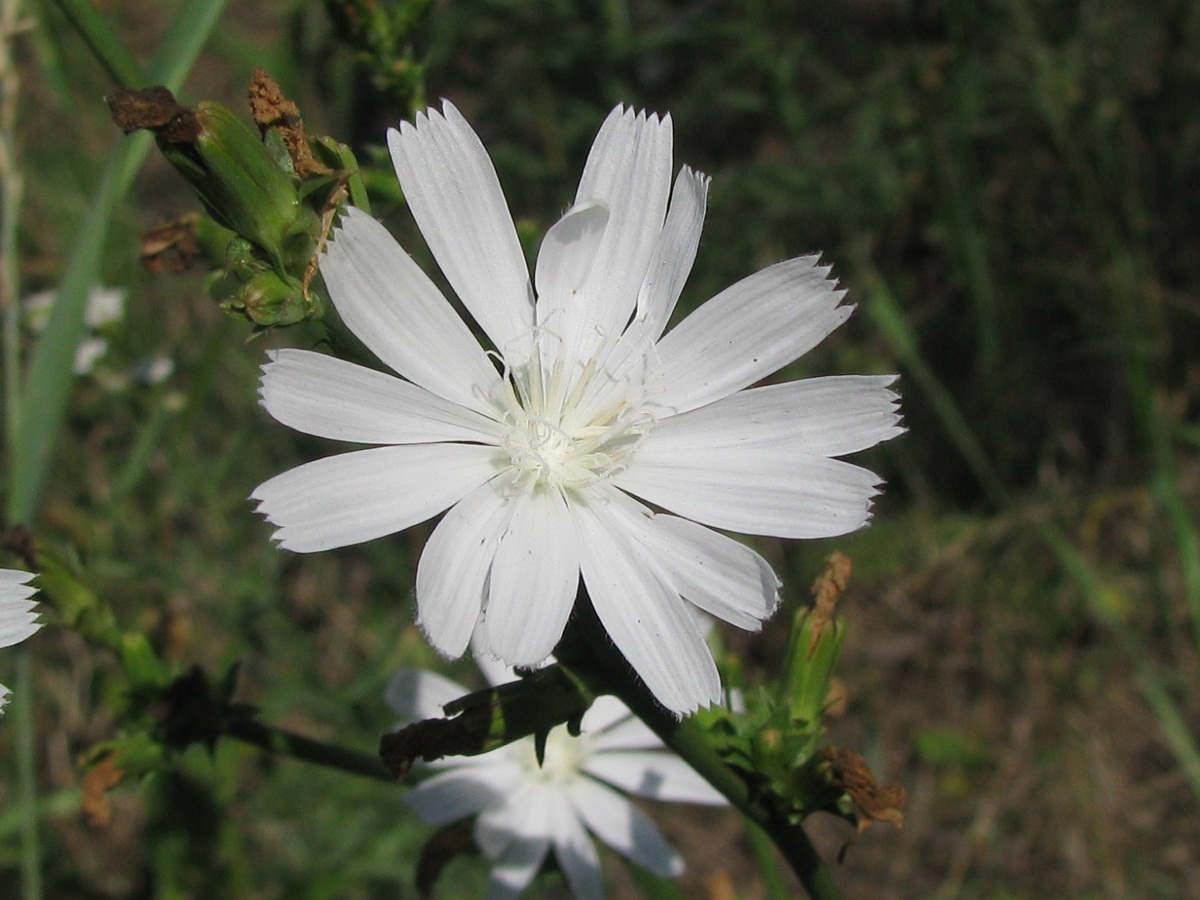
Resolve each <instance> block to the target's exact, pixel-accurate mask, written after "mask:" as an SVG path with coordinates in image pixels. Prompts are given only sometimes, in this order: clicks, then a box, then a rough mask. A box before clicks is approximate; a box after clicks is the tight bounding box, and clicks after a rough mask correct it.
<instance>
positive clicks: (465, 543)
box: [417, 482, 510, 657]
mask: <svg viewBox="0 0 1200 900" xmlns="http://www.w3.org/2000/svg"><path fill="white" fill-rule="evenodd" d="M509 515H510V509H509V505H508V502H507V500H506V498H505V497H504V496H503V495H502V494H501V493H500V492H499V491H498V490H497V488H496V486H495V485H494V484H492V483H491V482H488V483H486V484H483V485H481V486H480V487H478V488H476V489H475V490H474V491H472V492H471V493H470V494H468V495H467V496H466V497H464V498H463V499H462V500H460V501H459V502H458V503H457V504H455V506H454V507H453V508H452V509H451V510H450V511H449V512H447V513H446V515H445V516H443V517H442V521H440V522H438V524H437V527H436V528H434V529H433V533H432V534H431V535H430V536H429V540H428V541H426V542H425V549H424V551H422V553H421V559H420V561H419V562H418V563H417V624H418V625H419V626H420V627H421V630H422V631H423V632H424V633H425V637H426V638H428V640H429V643H430V644H432V645H433V648H434V649H435V650H437V651H438V652H439V653H441V654H444V655H445V656H448V657H456V656H459V655H461V654H462V652H463V651H464V650H465V649H466V648H467V644H468V643H469V642H470V640H471V635H472V633H473V632H474V631H475V625H476V623H477V622H478V620H479V615H480V613H481V612H482V611H483V598H484V585H485V583H486V582H487V575H488V571H489V570H490V569H491V566H492V557H493V556H494V555H495V553H496V542H497V540H498V539H499V537H500V534H501V532H502V531H503V529H504V523H505V522H506V521H507V519H508V516H509Z"/></svg>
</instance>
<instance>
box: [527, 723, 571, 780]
mask: <svg viewBox="0 0 1200 900" xmlns="http://www.w3.org/2000/svg"><path fill="white" fill-rule="evenodd" d="M587 756H588V747H587V737H586V736H583V735H581V736H580V737H571V733H570V732H569V731H567V729H566V728H565V727H562V726H559V727H558V728H554V729H551V731H550V734H549V735H547V736H546V754H545V757H544V758H543V760H542V765H541V766H538V763H537V752H536V750H535V747H534V742H533V739H532V738H528V739H526V740H524V741H522V742H521V765H522V767H523V768H524V769H525V770H526V771H527V772H528V773H529V774H530V775H531V776H533V777H534V778H538V779H540V780H541V781H545V782H550V783H554V784H564V783H566V782H569V781H572V780H574V779H575V778H577V777H579V774H580V769H581V768H582V766H583V763H584V760H585V759H587Z"/></svg>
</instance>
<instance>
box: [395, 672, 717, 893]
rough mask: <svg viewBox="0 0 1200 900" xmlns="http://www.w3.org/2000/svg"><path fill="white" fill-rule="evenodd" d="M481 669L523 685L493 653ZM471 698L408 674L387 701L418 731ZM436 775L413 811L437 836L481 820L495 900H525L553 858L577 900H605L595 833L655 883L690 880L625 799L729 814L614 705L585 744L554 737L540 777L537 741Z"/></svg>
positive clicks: (594, 717) (604, 706)
mask: <svg viewBox="0 0 1200 900" xmlns="http://www.w3.org/2000/svg"><path fill="white" fill-rule="evenodd" d="M476 659H477V661H478V662H479V665H480V668H481V669H483V671H484V674H485V675H486V676H487V678H488V681H489V682H490V683H491V684H500V683H503V682H505V681H511V680H513V678H514V676H513V674H512V670H511V669H505V668H504V666H503V665H501V664H500V663H497V662H496V661H494V660H490V659H488V658H487V656H486V655H485V654H479V655H477V657H476ZM467 693H468V690H467V689H466V688H464V687H462V686H461V685H458V684H455V683H454V682H453V681H450V680H449V679H446V678H443V677H442V676H440V675H436V674H434V673H433V672H426V671H422V670H419V669H403V670H401V671H399V672H397V673H396V674H395V675H394V676H392V680H391V683H390V684H389V685H388V689H387V699H388V702H389V703H390V704H391V706H392V708H393V709H395V710H396V712H397V713H399V714H400V715H401V716H403V717H404V718H405V719H406V720H418V719H427V718H433V717H437V716H442V715H444V713H443V712H442V706H443V705H444V704H446V703H448V702H450V701H451V700H454V699H456V698H458V697H462V696H463V695H465V694H467ZM429 767H430V768H433V769H436V770H438V771H437V774H435V775H433V776H432V777H431V778H428V779H426V780H425V781H422V782H421V783H420V784H418V785H417V786H416V787H414V788H413V789H412V790H411V791H409V792H408V794H407V795H406V797H405V800H406V801H407V802H408V804H409V805H410V806H411V807H412V808H413V809H414V810H415V811H416V812H417V814H418V815H419V816H420V817H421V818H422V819H423V820H424V821H426V822H428V823H430V824H433V825H444V824H447V823H449V822H454V821H456V820H458V819H462V818H465V817H467V816H471V815H476V814H478V817H477V818H476V820H475V828H474V835H475V842H476V843H477V844H478V845H479V848H480V850H481V851H482V852H483V853H484V855H486V856H487V858H488V859H489V860H491V861H492V863H493V868H492V875H491V884H490V886H489V891H488V898H489V900H501V898H511V897H516V896H518V895H519V894H520V893H521V892H522V891H523V890H524V889H525V888H526V887H527V886H528V885H529V883H530V882H531V881H532V880H533V878H534V876H535V875H537V873H538V871H539V870H540V869H541V868H542V863H543V862H544V861H545V859H546V856H547V854H548V853H549V852H550V851H551V850H553V851H554V856H555V859H556V860H557V861H558V865H559V868H560V869H561V870H562V872H563V875H564V877H565V878H566V880H567V884H568V885H569V886H570V888H571V891H572V893H573V894H574V895H575V896H576V897H583V898H589V900H591V898H599V897H602V896H603V895H604V881H603V877H602V875H601V871H600V858H599V856H598V855H597V852H596V848H595V846H594V845H593V843H592V840H591V837H589V832H590V834H591V835H594V836H595V837H597V838H599V839H600V840H602V841H603V842H604V843H606V844H608V845H609V846H610V847H612V848H613V849H614V850H616V851H617V852H618V853H620V854H621V855H623V856H625V857H627V858H628V859H630V860H632V861H633V862H635V863H637V864H638V865H640V866H642V867H643V868H646V869H648V870H650V871H651V872H653V873H655V874H656V875H659V876H661V877H663V878H670V877H675V876H677V875H679V874H680V873H681V872H682V871H683V859H682V858H681V857H680V856H679V854H678V853H677V852H676V851H675V850H674V849H673V848H672V847H671V846H670V844H668V843H667V841H666V839H665V838H664V837H663V836H662V833H661V832H660V831H659V830H658V828H657V826H655V824H654V823H653V822H652V821H651V820H650V819H649V817H647V816H646V814H645V813H643V812H642V811H641V810H639V809H638V808H637V807H636V806H634V805H633V804H632V803H630V802H629V800H628V798H627V797H625V796H624V793H629V794H636V795H638V796H641V797H649V798H651V799H653V800H661V801H675V802H680V803H702V804H706V805H723V804H725V803H726V801H725V798H724V797H722V796H721V795H720V794H719V793H717V791H716V790H715V789H714V788H713V787H712V786H711V785H710V784H708V782H706V781H704V779H702V778H701V777H700V776H699V775H697V774H696V772H695V771H694V770H693V769H692V768H691V767H690V766H688V765H687V763H685V762H684V761H683V760H682V759H680V758H679V757H677V756H675V755H674V754H672V753H670V752H667V751H666V749H665V748H664V746H663V744H662V742H661V741H660V740H659V739H658V738H657V737H656V736H655V735H654V733H653V732H652V731H650V729H649V728H647V727H646V725H645V724H643V723H642V722H641V720H639V719H637V718H635V717H634V716H633V714H632V713H631V712H630V711H629V708H628V707H626V706H625V705H624V704H623V703H621V702H620V701H619V700H617V699H616V698H615V697H601V698H599V699H598V700H597V701H596V702H595V703H594V704H592V707H591V709H590V710H588V712H587V714H586V715H585V716H584V717H583V724H582V731H581V734H580V735H579V736H578V737H572V736H571V734H570V733H569V732H568V731H567V728H566V726H565V725H561V726H559V727H557V728H555V729H553V730H552V731H551V732H550V734H549V736H548V737H547V740H546V753H545V758H544V765H542V766H541V767H539V766H538V764H537V758H536V755H535V750H534V741H533V738H532V737H529V738H523V739H522V740H519V741H516V742H514V743H512V744H508V745H506V746H504V747H501V748H500V749H498V750H493V751H491V752H489V753H484V754H481V755H480V756H461V757H453V758H448V759H442V760H438V761H437V762H434V763H430V764H429ZM623 792H624V793H623Z"/></svg>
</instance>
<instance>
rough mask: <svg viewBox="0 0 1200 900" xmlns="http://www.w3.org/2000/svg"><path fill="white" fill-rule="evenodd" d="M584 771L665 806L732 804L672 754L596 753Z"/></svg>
mask: <svg viewBox="0 0 1200 900" xmlns="http://www.w3.org/2000/svg"><path fill="white" fill-rule="evenodd" d="M583 769H584V771H585V772H587V773H588V774H590V775H594V776H595V777H597V778H599V779H600V780H602V781H607V782H608V783H609V784H611V785H612V786H613V787H619V788H621V790H623V791H628V792H629V793H631V794H637V795H638V796H639V797H649V798H650V799H651V800H661V801H663V802H665V803H703V804H706V805H709V806H722V805H724V804H726V803H728V802H729V801H728V800H726V799H725V798H724V797H723V796H722V795H721V793H720V792H719V791H718V790H717V789H716V788H714V787H713V786H712V785H711V784H709V783H708V782H707V781H705V780H704V779H703V778H701V777H700V776H699V775H698V774H697V773H696V770H695V769H693V768H692V767H691V766H689V765H688V764H687V763H685V762H684V761H683V760H682V759H680V758H679V757H678V756H675V755H674V754H672V753H664V752H662V751H655V750H629V751H617V752H612V753H608V752H606V753H593V754H592V755H591V756H590V757H588V760H587V762H585V763H584V765H583Z"/></svg>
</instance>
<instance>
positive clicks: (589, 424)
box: [503, 359, 653, 489]
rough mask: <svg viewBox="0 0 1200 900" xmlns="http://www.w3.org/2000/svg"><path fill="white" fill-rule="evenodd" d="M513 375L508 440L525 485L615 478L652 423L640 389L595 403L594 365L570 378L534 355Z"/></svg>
mask: <svg viewBox="0 0 1200 900" xmlns="http://www.w3.org/2000/svg"><path fill="white" fill-rule="evenodd" d="M509 379H510V384H509V389H510V397H509V403H508V407H509V408H508V412H507V414H506V416H505V419H506V421H507V423H508V425H509V426H510V429H509V432H508V434H507V435H505V438H504V443H503V446H504V449H505V450H506V451H507V452H508V455H509V458H510V459H511V460H512V466H513V474H514V483H515V484H517V485H519V486H521V487H524V488H530V487H534V486H539V485H545V486H549V487H556V488H566V489H580V488H585V487H587V486H589V485H592V484H595V483H597V482H599V481H603V480H605V479H607V478H611V477H612V476H613V475H615V474H617V473H618V472H620V471H621V470H622V469H623V468H624V460H625V459H626V458H627V457H628V456H629V454H631V453H632V452H633V451H634V450H635V449H636V448H637V447H638V445H639V444H640V443H641V442H642V439H643V437H644V436H645V435H646V433H647V432H648V431H649V430H650V427H651V425H652V424H653V417H652V416H650V415H649V414H648V413H647V412H646V410H645V409H644V407H643V405H642V403H641V402H640V397H639V396H637V394H636V392H631V393H630V395H627V396H621V397H620V398H619V399H617V400H615V401H610V402H609V403H608V404H607V405H606V406H605V407H603V408H600V407H595V406H594V405H593V404H590V403H589V402H588V398H591V397H594V396H595V391H594V390H593V389H594V388H595V387H596V384H597V382H598V381H599V378H598V377H597V376H596V374H595V368H594V366H592V365H589V366H588V367H587V368H585V369H584V370H583V371H582V372H581V373H580V374H579V375H578V377H577V378H575V379H567V378H565V377H564V376H563V374H562V372H561V365H560V364H558V363H557V362H556V363H555V365H554V366H553V368H551V369H550V371H546V370H545V367H544V366H543V364H542V362H541V360H540V359H535V360H534V361H533V362H532V363H530V364H529V365H528V366H526V367H524V368H523V369H522V370H521V371H512V372H510V373H509ZM610 396H611V394H610Z"/></svg>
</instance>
